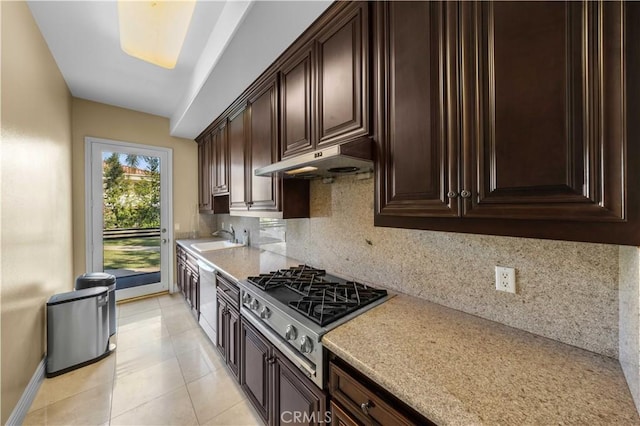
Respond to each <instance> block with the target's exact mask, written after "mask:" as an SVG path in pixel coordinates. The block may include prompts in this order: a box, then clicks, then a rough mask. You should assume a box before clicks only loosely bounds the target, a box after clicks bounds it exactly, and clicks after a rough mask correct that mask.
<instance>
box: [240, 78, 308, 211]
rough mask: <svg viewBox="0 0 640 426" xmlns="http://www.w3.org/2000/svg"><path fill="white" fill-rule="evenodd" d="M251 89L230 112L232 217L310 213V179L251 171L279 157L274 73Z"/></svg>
mask: <svg viewBox="0 0 640 426" xmlns="http://www.w3.org/2000/svg"><path fill="white" fill-rule="evenodd" d="M255 86H256V87H255V88H254V89H253V91H251V92H250V93H249V94H248V96H247V97H246V98H245V100H244V101H243V102H241V103H240V106H239V107H238V109H237V110H236V112H235V113H232V114H231V115H230V117H229V124H228V128H229V129H228V134H229V151H230V162H231V173H230V178H231V182H230V185H229V188H230V189H229V193H230V212H231V214H232V215H235V216H254V217H276V218H284V219H290V218H300V217H309V182H308V181H303V180H297V179H295V180H294V179H286V180H283V179H282V178H280V177H277V176H266V177H262V176H255V173H254V171H255V170H256V169H258V168H261V167H264V166H266V165H269V164H272V163H274V162H276V161H278V140H279V136H278V132H279V128H278V78H277V74H275V73H274V74H273V75H271V76H269V77H268V78H266V79H261V80H260V83H259V84H257V85H255Z"/></svg>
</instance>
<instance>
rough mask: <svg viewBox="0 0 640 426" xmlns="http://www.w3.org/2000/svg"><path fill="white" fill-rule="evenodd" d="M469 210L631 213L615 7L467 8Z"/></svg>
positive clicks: (521, 214) (479, 213)
mask: <svg viewBox="0 0 640 426" xmlns="http://www.w3.org/2000/svg"><path fill="white" fill-rule="evenodd" d="M461 7H462V11H463V13H462V15H461V16H462V20H461V25H462V34H463V35H462V37H463V49H462V51H463V52H465V56H464V57H463V58H462V62H463V64H464V65H463V80H462V81H463V83H462V86H463V88H465V89H466V88H468V90H466V91H465V90H463V93H462V95H463V103H464V113H463V126H464V130H463V136H464V143H465V147H464V161H465V182H464V189H466V190H467V191H469V195H470V197H469V198H468V199H467V201H466V202H465V205H464V215H465V216H468V217H497V218H514V219H560V220H589V221H617V220H622V219H624V217H625V212H624V205H625V194H624V162H623V159H624V149H623V147H622V145H621V144H622V141H623V140H624V137H623V128H624V125H623V118H622V112H623V110H622V108H623V107H622V104H623V103H622V102H621V99H622V93H623V80H622V75H623V73H622V70H623V64H622V56H621V53H622V46H621V39H620V33H621V27H620V26H621V19H620V16H621V15H620V11H618V16H617V17H615V14H614V15H613V17H614V20H609V21H607V20H606V19H608V18H607V9H611V8H618V9H620V5H619V4H616V3H614V2H611V3H608V2H605V3H604V4H599V3H597V2H481V3H463V4H462V6H461Z"/></svg>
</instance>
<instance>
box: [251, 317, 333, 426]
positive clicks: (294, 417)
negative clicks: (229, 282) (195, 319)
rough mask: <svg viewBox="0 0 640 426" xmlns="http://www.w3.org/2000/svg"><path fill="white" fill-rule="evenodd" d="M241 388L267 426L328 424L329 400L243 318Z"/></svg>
mask: <svg viewBox="0 0 640 426" xmlns="http://www.w3.org/2000/svg"><path fill="white" fill-rule="evenodd" d="M240 324H241V325H240V329H241V339H242V350H241V353H242V355H241V364H240V369H241V374H240V385H241V386H242V389H243V390H244V391H245V392H246V394H247V396H248V397H249V401H251V403H252V404H253V406H254V407H255V409H256V410H257V411H258V413H259V414H260V416H261V417H262V419H263V420H264V422H265V424H269V425H280V424H287V425H288V424H298V425H303V424H304V425H320V424H325V423H327V420H328V415H327V413H326V396H325V394H324V392H323V391H322V390H320V389H318V388H317V387H316V385H315V384H313V382H311V381H310V380H309V379H308V378H307V377H305V376H304V375H302V374H301V373H300V372H299V370H298V369H297V368H296V367H295V366H294V365H293V364H292V363H291V362H290V361H289V360H288V359H287V358H286V357H285V356H284V355H282V354H281V353H280V351H278V350H277V349H276V348H275V347H274V346H273V345H272V344H271V343H270V342H269V341H268V340H267V339H266V338H265V337H264V336H262V335H261V334H260V332H258V331H257V330H256V329H255V328H254V327H253V326H252V325H251V324H249V323H248V322H247V321H246V320H245V319H244V318H242V319H241V323H240Z"/></svg>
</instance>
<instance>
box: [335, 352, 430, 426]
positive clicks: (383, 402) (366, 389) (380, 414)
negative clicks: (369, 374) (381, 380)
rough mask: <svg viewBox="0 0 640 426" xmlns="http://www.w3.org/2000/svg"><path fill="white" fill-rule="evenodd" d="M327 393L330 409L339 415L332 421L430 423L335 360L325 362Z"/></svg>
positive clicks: (338, 422)
mask: <svg viewBox="0 0 640 426" xmlns="http://www.w3.org/2000/svg"><path fill="white" fill-rule="evenodd" d="M334 358H335V357H334ZM329 394H330V395H331V403H332V404H331V411H332V412H334V411H335V412H337V413H338V416H339V417H338V419H332V424H341V423H340V420H342V421H343V423H342V424H347V425H353V424H366V425H398V426H400V425H406V426H409V425H416V424H419V425H433V424H434V423H432V422H431V421H430V420H429V419H426V418H425V417H424V416H422V415H420V414H419V413H417V412H416V411H415V410H413V409H412V408H410V407H408V406H407V405H406V404H404V403H403V402H401V401H399V400H398V399H397V398H396V397H394V396H393V395H390V394H389V393H388V392H387V391H386V390H385V389H383V388H381V387H380V386H378V385H377V384H375V383H373V382H372V381H370V380H369V379H367V378H366V377H364V376H363V375H362V374H360V373H359V372H357V371H356V370H355V369H353V368H352V367H350V366H348V365H347V364H346V363H344V362H342V361H341V360H338V359H334V360H333V361H331V362H330V363H329ZM338 404H339V405H338Z"/></svg>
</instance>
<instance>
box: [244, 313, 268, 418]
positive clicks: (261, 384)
mask: <svg viewBox="0 0 640 426" xmlns="http://www.w3.org/2000/svg"><path fill="white" fill-rule="evenodd" d="M240 324H241V325H240V327H241V336H242V345H241V359H240V371H241V373H240V385H241V386H242V389H244V391H245V393H246V394H247V396H248V397H249V401H251V403H252V404H253V406H254V407H255V409H256V410H257V411H258V413H259V414H260V416H261V417H262V418H263V420H264V421H265V422H267V421H268V418H269V381H270V380H269V366H270V365H269V363H270V362H271V344H270V343H269V341H268V340H266V339H265V338H264V337H262V335H261V334H260V333H259V332H258V331H256V330H255V329H254V328H253V326H251V325H250V324H249V323H247V322H246V321H245V320H244V318H242V319H241V323H240Z"/></svg>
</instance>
